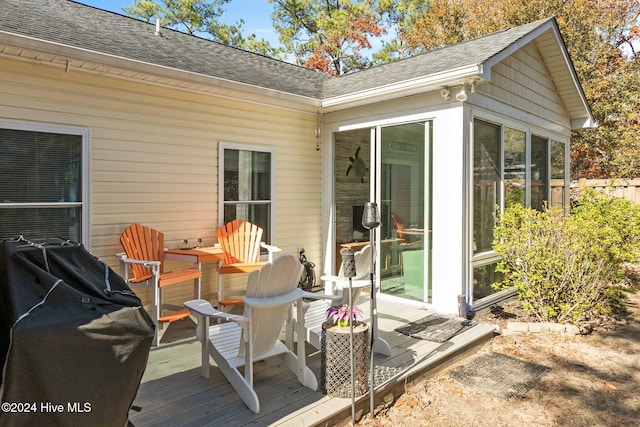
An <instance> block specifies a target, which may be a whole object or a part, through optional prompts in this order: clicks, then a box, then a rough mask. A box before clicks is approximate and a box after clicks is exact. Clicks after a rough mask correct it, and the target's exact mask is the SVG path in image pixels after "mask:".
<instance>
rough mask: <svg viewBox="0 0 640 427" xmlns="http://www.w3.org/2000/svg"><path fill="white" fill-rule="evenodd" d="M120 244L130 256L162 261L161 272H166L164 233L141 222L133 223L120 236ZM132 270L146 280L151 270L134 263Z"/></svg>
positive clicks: (138, 277)
mask: <svg viewBox="0 0 640 427" xmlns="http://www.w3.org/2000/svg"><path fill="white" fill-rule="evenodd" d="M120 244H121V245H122V248H123V249H124V252H125V253H126V254H127V257H128V258H131V259H135V260H145V261H160V273H163V272H164V233H161V232H160V231H157V230H154V229H153V228H150V227H147V226H143V225H140V224H131V225H130V226H129V227H127V229H126V230H124V232H123V233H122V235H121V236H120ZM131 270H132V271H133V275H134V276H135V278H136V279H137V280H145V278H147V277H149V276H150V275H151V270H150V269H149V268H145V267H144V266H142V265H138V264H132V265H131Z"/></svg>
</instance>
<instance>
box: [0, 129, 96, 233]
mask: <svg viewBox="0 0 640 427" xmlns="http://www.w3.org/2000/svg"><path fill="white" fill-rule="evenodd" d="M88 141H89V132H88V130H79V129H77V128H71V127H64V126H48V125H37V124H32V123H21V122H12V121H0V152H2V157H1V158H0V217H1V218H2V221H0V237H1V238H12V237H16V236H18V235H23V236H24V237H25V238H29V239H41V238H47V237H60V238H63V239H69V240H73V241H79V242H83V243H84V244H85V245H87V246H88V242H87V241H83V238H84V239H86V238H87V237H88V230H87V224H88V185H87V179H88V178H87V177H88V160H87V158H88Z"/></svg>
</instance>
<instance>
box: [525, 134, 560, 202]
mask: <svg viewBox="0 0 640 427" xmlns="http://www.w3.org/2000/svg"><path fill="white" fill-rule="evenodd" d="M548 165H549V141H548V140H547V138H543V137H541V136H537V135H532V136H531V207H532V208H533V209H537V210H539V211H542V210H543V209H544V208H545V205H548V202H549V175H548V170H549V166H548ZM563 166H564V165H563Z"/></svg>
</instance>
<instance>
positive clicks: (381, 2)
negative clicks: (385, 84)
mask: <svg viewBox="0 0 640 427" xmlns="http://www.w3.org/2000/svg"><path fill="white" fill-rule="evenodd" d="M429 3H430V0H378V3H377V6H376V11H377V12H378V14H379V15H380V16H381V18H382V23H383V24H384V25H385V27H386V28H387V29H388V31H389V32H392V33H394V34H395V35H396V36H395V37H393V38H390V39H388V40H384V41H383V43H382V48H380V49H379V50H378V51H377V52H375V53H374V54H373V62H374V64H384V63H387V62H392V61H395V60H398V59H402V58H404V57H407V56H410V55H411V51H410V50H409V49H408V48H407V45H406V35H407V34H410V33H411V31H412V27H413V24H414V22H415V21H416V19H418V18H419V17H420V16H422V14H423V13H424V12H425V11H426V10H427V8H428V7H429Z"/></svg>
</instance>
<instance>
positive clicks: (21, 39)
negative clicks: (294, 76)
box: [0, 31, 320, 112]
mask: <svg viewBox="0 0 640 427" xmlns="http://www.w3.org/2000/svg"><path fill="white" fill-rule="evenodd" d="M2 45H8V46H11V47H13V48H16V49H18V50H30V51H34V52H41V53H45V54H48V55H52V56H53V57H54V58H56V60H50V61H46V62H49V63H51V64H52V65H63V66H65V68H67V70H68V71H70V70H73V69H77V70H80V71H85V72H91V69H90V68H91V67H89V66H85V67H78V66H76V64H80V63H83V62H86V63H92V64H96V65H99V66H100V68H99V71H94V72H95V73H96V74H100V75H110V76H112V77H116V78H125V79H128V80H135V81H144V82H145V83H152V84H156V85H162V86H167V87H174V88H179V89H182V90H185V89H186V90H189V86H188V85H185V82H188V83H190V84H192V85H193V89H192V90H194V91H197V92H200V93H202V92H204V93H209V94H216V92H217V91H219V92H220V93H219V95H221V96H225V97H231V98H236V99H237V98H240V99H245V100H249V101H254V102H258V103H261V104H268V105H272V106H277V107H284V108H292V109H296V110H303V111H309V112H315V111H316V110H317V108H318V107H319V106H320V101H319V100H318V99H316V98H313V97H306V96H302V95H297V94H293V93H288V92H283V91H280V90H275V89H270V88H265V87H261V86H256V85H251V84H247V83H242V82H236V81H232V80H228V79H223V78H220V77H214V76H210V75H205V74H200V73H195V72H191V71H185V70H180V69H176V68H171V67H166V66H163V65H158V64H153V63H149V62H143V61H138V60H134V59H129V58H124V57H119V56H114V55H110V54H106V53H101V52H96V51H92V50H87V49H82V48H78V47H74V46H69V45H64V44H59V43H54V42H50V41H46V40H41V39H36V38H32V37H27V36H23V35H20V34H14V33H9V32H5V31H0V46H2ZM3 54H4V55H6V56H16V57H20V55H18V54H16V55H10V54H6V53H3ZM22 59H29V58H28V57H27V56H22ZM33 60H36V61H38V62H41V63H42V62H45V61H43V60H42V59H41V58H40V59H36V58H33ZM74 63H76V64H74ZM108 67H113V71H111V72H110V71H109V70H107V68H108ZM123 70H126V71H128V72H127V73H122V71H123ZM132 72H133V73H132ZM136 73H139V74H136ZM133 76H135V77H133ZM151 76H154V77H156V78H153V77H151ZM172 82H175V83H172ZM203 87H208V88H209V90H203ZM196 88H197V89H196Z"/></svg>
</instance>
